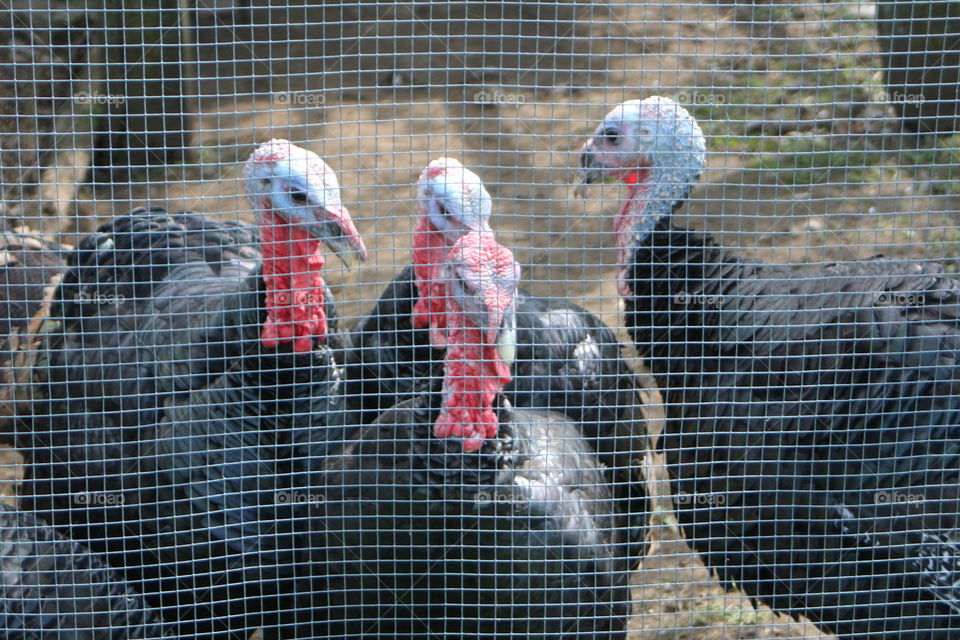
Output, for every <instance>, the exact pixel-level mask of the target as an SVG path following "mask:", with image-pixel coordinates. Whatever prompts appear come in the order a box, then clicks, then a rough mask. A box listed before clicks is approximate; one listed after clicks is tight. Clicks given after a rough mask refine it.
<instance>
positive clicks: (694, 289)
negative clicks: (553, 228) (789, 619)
mask: <svg viewBox="0 0 960 640" xmlns="http://www.w3.org/2000/svg"><path fill="white" fill-rule="evenodd" d="M633 256H634V259H633V262H632V265H631V266H630V267H629V269H628V272H627V274H628V277H627V280H626V282H627V286H628V288H629V290H630V295H629V296H628V297H627V298H626V301H625V302H626V313H627V325H628V326H629V327H630V332H631V334H632V336H633V338H634V340H635V342H636V345H637V348H638V350H639V352H640V354H641V355H642V356H643V357H644V358H645V359H646V362H647V364H648V366H649V367H650V369H651V370H652V372H653V374H654V376H655V378H656V381H657V384H658V386H659V388H660V389H661V392H662V393H663V397H664V401H665V405H666V408H667V422H666V428H665V433H664V435H663V436H662V443H663V444H662V448H663V450H664V452H665V454H666V460H667V466H668V470H669V473H670V476H671V482H672V487H673V492H674V496H675V499H676V500H677V509H678V517H679V519H680V522H681V525H682V526H683V528H684V531H685V533H686V536H687V539H688V540H689V541H690V543H691V545H692V546H693V547H694V548H695V549H696V550H697V551H698V552H699V553H700V555H701V557H702V558H703V559H704V562H705V564H706V565H707V566H708V567H710V568H711V569H713V570H714V571H716V573H717V574H718V575H719V577H720V578H721V579H722V580H723V581H724V582H725V583H727V584H729V585H736V586H739V587H740V588H742V589H743V590H744V591H745V592H746V593H748V594H749V595H750V596H752V597H753V598H755V599H757V600H760V601H762V602H764V603H766V604H768V605H769V606H770V607H772V608H773V609H776V610H779V611H782V612H786V613H790V614H793V615H798V614H803V615H806V616H807V617H809V618H810V619H812V620H813V621H814V622H816V623H817V624H818V626H820V628H821V629H823V630H826V631H829V632H831V633H834V634H836V635H837V636H838V637H841V638H851V639H854V638H855V639H858V640H859V639H865V638H870V639H879V638H884V639H886V638H889V639H891V640H892V639H893V638H900V639H904V638H915V639H919V638H950V639H956V638H960V587H958V585H960V367H958V356H960V282H958V281H956V280H953V279H951V278H949V277H947V276H946V275H945V274H944V272H943V269H942V267H941V266H940V265H937V264H930V263H921V262H911V261H903V260H870V261H864V262H854V263H846V264H838V265H832V266H827V267H822V268H817V269H796V268H791V267H787V266H778V265H766V264H755V263H749V262H746V261H744V260H742V259H740V258H739V257H737V256H735V255H733V254H731V253H730V252H728V251H725V250H723V249H721V248H719V247H718V246H716V245H715V244H714V243H713V242H712V241H711V240H710V239H709V238H706V237H704V236H702V235H700V234H697V233H693V232H690V231H687V230H683V229H677V228H674V227H671V226H670V225H669V223H668V222H661V224H660V225H659V226H658V228H657V230H655V231H654V232H653V234H652V235H651V236H650V238H649V240H648V241H647V242H646V243H645V244H643V245H641V246H639V247H637V248H636V250H635V252H634V254H633Z"/></svg>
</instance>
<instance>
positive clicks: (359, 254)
mask: <svg viewBox="0 0 960 640" xmlns="http://www.w3.org/2000/svg"><path fill="white" fill-rule="evenodd" d="M323 214H324V215H323V221H322V222H320V223H319V224H317V225H316V226H315V227H314V235H316V236H317V237H318V238H320V240H321V241H322V242H323V244H324V245H326V247H327V248H328V249H330V251H332V252H333V253H335V254H337V257H338V258H340V261H341V262H342V263H343V264H344V265H346V266H347V268H350V267H353V265H354V264H356V262H357V260H359V261H360V262H366V261H367V248H366V246H364V244H363V238H361V237H360V233H359V232H358V231H357V228H356V227H355V226H354V225H353V220H352V219H351V218H350V213H349V212H348V211H347V209H346V207H344V206H342V205H328V206H326V207H324V208H323Z"/></svg>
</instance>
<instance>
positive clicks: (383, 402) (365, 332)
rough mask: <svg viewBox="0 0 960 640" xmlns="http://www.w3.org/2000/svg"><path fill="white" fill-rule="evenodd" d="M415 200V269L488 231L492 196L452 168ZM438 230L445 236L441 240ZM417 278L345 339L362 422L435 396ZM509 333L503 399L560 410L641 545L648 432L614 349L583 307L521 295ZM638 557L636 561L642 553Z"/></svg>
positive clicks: (384, 299) (408, 279) (436, 368)
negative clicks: (473, 233) (614, 491)
mask: <svg viewBox="0 0 960 640" xmlns="http://www.w3.org/2000/svg"><path fill="white" fill-rule="evenodd" d="M419 192H420V200H421V202H420V207H421V221H420V225H419V226H418V229H417V231H416V234H417V236H416V240H415V243H414V244H415V250H414V261H415V263H416V264H420V265H424V266H426V267H428V268H429V267H433V266H436V265H437V263H438V262H439V260H440V259H441V258H442V255H443V253H442V251H444V250H445V249H444V248H441V249H440V251H439V252H438V251H436V249H435V248H434V247H436V246H437V245H442V246H443V247H446V248H449V246H450V245H452V243H453V242H454V241H456V239H457V238H458V237H459V236H460V235H462V234H463V233H465V232H466V231H467V230H470V229H474V230H479V229H489V227H488V226H487V219H488V218H489V215H490V208H491V205H490V196H489V194H487V192H486V190H485V189H484V187H483V184H482V182H481V181H480V179H479V178H478V177H477V176H476V175H475V174H473V173H472V172H470V171H469V170H467V169H465V168H464V167H463V166H462V165H460V163H458V162H456V161H455V160H450V159H441V160H438V161H435V162H433V163H431V165H430V166H429V167H428V168H427V169H426V170H425V171H424V173H423V175H422V176H421V178H420V183H419ZM438 203H439V204H438ZM437 209H439V211H441V212H442V215H437V213H436V210H437ZM442 225H446V227H445V228H446V230H445V231H442V232H441V230H442V229H444V227H443V226H442ZM424 237H428V238H430V237H432V238H434V239H432V240H424V239H423V238H424ZM415 269H416V267H415V266H413V265H411V266H408V267H405V268H404V269H403V270H402V271H401V272H400V273H399V274H398V275H397V277H396V278H395V279H394V280H393V281H392V282H390V283H389V284H388V285H387V287H386V289H385V290H384V292H383V293H382V294H381V296H380V299H379V300H378V301H377V303H376V305H375V306H374V308H373V309H372V310H371V311H370V313H368V314H367V315H366V316H365V317H364V318H362V319H361V320H360V321H359V322H358V323H357V325H356V327H355V328H354V329H353V331H352V333H351V334H350V337H349V346H348V349H347V356H346V362H347V378H348V389H349V392H348V395H349V396H350V398H351V400H352V401H353V402H355V403H357V406H358V408H359V409H361V410H362V412H363V416H364V421H365V422H370V421H372V420H373V419H375V418H376V417H377V416H379V415H380V413H382V412H383V411H385V410H387V409H388V408H390V407H392V406H394V405H395V404H397V403H399V402H402V401H403V400H405V399H407V398H410V397H412V396H414V395H416V394H419V393H424V392H427V391H429V390H435V389H437V388H438V387H439V384H440V381H441V379H442V377H443V351H442V349H436V348H433V347H431V345H430V335H429V330H428V328H427V327H426V326H414V323H415V316H416V315H417V309H416V305H417V304H418V301H421V292H420V290H419V288H418V285H417V275H416V273H415ZM420 304H422V301H421V302H420ZM516 331H517V340H516V342H517V353H516V360H515V361H514V364H513V366H512V368H511V369H512V374H513V379H512V381H511V382H509V383H508V384H507V385H506V387H504V389H503V392H504V394H505V396H506V397H507V398H508V399H509V400H510V402H511V403H512V404H513V405H514V406H516V407H529V408H535V409H550V410H554V411H559V412H561V413H563V414H564V415H566V416H567V417H568V418H570V419H571V420H573V421H574V422H576V423H578V424H579V425H580V428H581V429H582V430H583V433H584V435H585V436H587V437H588V438H589V439H590V442H591V444H592V445H593V446H594V447H595V448H596V449H597V450H598V453H599V454H600V458H601V460H602V461H603V463H604V464H605V465H606V466H607V467H608V469H610V470H611V472H612V473H613V474H614V475H615V476H616V477H619V478H620V479H621V480H623V482H622V483H620V485H619V486H620V493H621V494H622V495H621V496H620V497H621V498H623V499H624V500H627V501H629V504H628V505H625V506H624V510H625V511H627V512H629V513H630V514H632V516H633V520H634V536H633V537H634V538H635V540H636V541H637V542H638V544H639V543H643V541H644V539H645V537H646V524H645V523H646V514H647V504H646V493H645V491H644V488H643V479H642V477H641V474H640V473H639V471H638V470H637V469H639V464H640V461H641V460H642V458H643V455H644V452H645V447H646V442H645V437H646V423H645V421H644V418H643V415H642V411H641V402H640V398H639V395H638V394H637V390H636V380H635V377H634V375H633V372H632V371H631V370H630V367H629V365H628V364H627V363H626V361H625V360H624V359H623V358H622V357H621V354H620V350H621V345H620V343H619V342H618V341H617V339H616V337H615V336H614V335H613V332H612V331H611V330H610V329H609V328H608V327H607V326H606V325H605V324H604V323H603V322H602V321H601V320H599V319H598V318H597V317H596V316H594V315H593V314H591V313H589V312H588V311H586V310H585V309H583V308H582V307H580V306H578V305H576V304H573V303H571V302H567V301H565V300H557V299H550V298H537V297H534V296H532V295H530V294H529V293H527V292H526V291H524V290H522V289H520V290H518V291H517V295H516ZM635 555H636V556H637V557H639V556H640V555H642V549H640V548H639V547H638V548H637V549H636V552H635Z"/></svg>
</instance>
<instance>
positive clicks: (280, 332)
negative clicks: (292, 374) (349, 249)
mask: <svg viewBox="0 0 960 640" xmlns="http://www.w3.org/2000/svg"><path fill="white" fill-rule="evenodd" d="M260 218H261V232H260V233H261V249H262V252H263V271H262V277H263V281H264V283H265V285H266V294H265V306H266V308H267V318H266V320H264V322H263V328H262V329H261V333H260V340H261V342H262V343H263V346H265V347H267V348H275V347H277V346H279V345H280V344H284V343H293V350H294V351H297V352H305V351H310V350H312V349H313V340H314V339H317V340H319V341H324V340H325V339H326V337H327V317H326V313H325V311H324V308H323V304H324V300H323V286H324V282H323V275H322V270H323V265H324V257H323V253H322V252H321V245H320V241H319V240H318V239H316V238H314V237H312V236H310V235H308V234H307V232H306V231H304V230H303V229H302V228H301V227H299V226H297V225H292V224H288V223H286V222H285V221H284V220H282V219H281V218H280V217H279V216H277V215H276V214H275V213H274V212H272V211H267V212H264V213H261V214H260Z"/></svg>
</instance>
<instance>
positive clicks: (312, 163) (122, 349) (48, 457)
mask: <svg viewBox="0 0 960 640" xmlns="http://www.w3.org/2000/svg"><path fill="white" fill-rule="evenodd" d="M244 180H245V183H246V187H247V191H248V195H249V197H250V201H251V203H252V205H253V207H254V209H255V210H256V211H257V218H258V223H259V227H258V228H254V227H250V226H247V225H244V224H239V223H229V222H219V221H215V220H211V219H208V218H205V217H203V216H201V215H198V214H195V213H189V212H181V213H173V214H168V213H166V212H165V211H163V210H161V209H156V208H154V209H149V210H144V209H139V210H136V211H133V212H132V213H131V214H129V215H127V216H125V217H122V218H119V219H117V220H115V221H113V222H111V223H108V224H107V225H105V226H103V227H102V228H101V229H100V230H99V231H98V232H97V233H95V234H94V235H92V236H90V237H88V238H87V239H85V240H84V241H83V242H81V244H80V245H79V246H78V249H77V251H76V252H75V254H74V255H73V258H72V261H71V265H70V267H71V268H70V271H69V272H68V273H67V274H66V275H65V277H64V280H63V283H62V284H61V286H60V287H59V290H58V293H57V297H56V300H55V304H54V306H53V309H52V311H51V317H50V319H49V322H50V323H51V325H52V326H51V327H49V328H48V330H47V335H48V338H47V343H46V346H45V349H44V350H43V353H42V355H43V358H44V360H45V364H44V366H38V368H37V374H38V376H39V377H45V378H46V380H47V381H46V382H45V383H43V384H40V385H38V386H39V387H40V388H41V390H42V391H43V392H44V393H45V394H46V396H47V397H48V398H49V400H47V401H46V402H37V403H36V407H35V409H36V411H35V413H36V420H35V424H34V425H33V429H32V430H31V431H27V432H24V433H21V434H19V435H20V437H19V438H18V439H19V440H20V441H19V442H18V443H17V444H18V448H21V449H22V450H24V451H25V453H26V454H27V455H28V457H29V459H30V466H29V467H28V474H29V478H28V480H27V482H26V484H25V491H24V494H25V495H24V503H25V506H26V507H27V508H29V509H32V510H34V511H36V512H37V513H38V514H40V515H41V516H42V517H43V518H44V519H46V520H48V521H50V522H51V523H52V524H54V525H55V526H57V527H59V528H61V529H62V530H63V531H64V532H66V533H69V535H70V537H71V538H73V539H75V540H77V541H79V542H81V543H83V544H88V545H89V546H90V547H91V548H92V549H93V550H94V551H95V552H97V553H103V554H105V555H106V557H107V558H108V560H109V562H110V563H111V564H112V565H113V566H115V567H118V568H122V569H123V570H124V575H125V577H126V579H127V580H128V582H130V583H131V584H134V585H142V586H141V590H142V591H143V592H144V594H145V595H146V597H147V598H148V600H149V601H150V603H151V604H153V605H154V606H156V607H158V608H159V609H161V610H162V611H163V613H164V615H165V616H167V618H168V619H169V620H176V621H178V623H179V627H178V633H179V634H180V635H183V636H185V637H194V636H196V635H201V634H204V633H209V634H220V635H212V636H204V637H215V638H246V637H247V636H248V635H249V632H250V630H252V629H253V628H256V627H258V626H261V625H268V624H270V622H269V620H270V619H268V618H260V617H258V616H259V615H260V613H261V612H262V611H272V610H278V607H283V606H284V605H283V604H282V603H281V602H279V601H277V600H274V599H273V598H275V597H277V598H279V597H286V593H287V591H290V590H291V589H292V586H291V584H290V583H288V582H286V581H287V580H288V579H289V580H291V581H292V580H294V579H295V578H296V576H295V574H296V571H297V567H296V566H295V565H294V563H293V562H292V555H291V554H292V546H293V537H294V536H295V535H296V532H295V531H294V530H293V527H294V526H295V524H296V522H297V521H299V518H298V516H297V514H298V513H299V511H302V509H303V507H302V505H299V504H296V503H294V502H293V501H291V500H290V498H289V496H290V493H289V492H290V491H292V490H295V489H296V488H297V487H299V486H301V485H302V483H303V482H304V481H305V476H304V475H303V474H304V473H306V470H307V468H308V467H309V465H310V464H312V463H311V461H312V460H315V459H316V458H317V457H321V456H323V455H325V453H326V451H327V448H328V443H329V442H334V441H338V440H340V439H342V437H343V434H344V429H345V428H346V426H347V425H349V424H351V423H352V422H354V420H353V419H352V418H351V416H350V413H349V412H348V411H346V409H345V403H346V399H345V397H344V395H343V392H344V387H343V381H342V380H343V378H342V376H343V372H342V370H341V367H340V364H339V362H338V361H337V360H336V357H335V350H334V349H335V347H336V346H337V345H336V342H337V341H336V340H333V339H332V337H333V336H332V335H331V333H330V331H331V327H330V324H331V318H332V317H333V305H332V301H331V300H330V296H329V292H327V291H326V290H325V285H324V282H323V278H322V273H321V270H322V267H323V265H324V256H323V254H322V252H321V250H320V245H321V243H323V244H325V245H326V246H327V247H328V248H330V249H332V250H333V251H334V252H336V253H337V254H338V255H340V256H341V257H343V258H345V262H347V263H348V264H349V263H350V262H352V257H353V255H356V256H358V257H359V258H361V259H364V258H365V249H364V246H363V242H362V240H361V238H360V236H359V235H358V234H357V231H356V229H355V228H354V226H353V223H352V221H351V219H350V215H349V213H348V212H347V210H346V209H345V208H344V207H343V206H342V205H341V202H340V189H339V185H338V183H337V179H336V176H335V174H334V173H333V171H332V170H331V169H330V168H329V167H328V166H327V165H326V163H325V162H323V160H321V159H320V158H319V157H317V156H316V155H315V154H313V153H312V152H309V151H306V150H304V149H301V148H299V147H296V146H294V145H292V144H290V143H289V142H286V141H283V140H274V141H271V142H269V143H266V144H264V145H262V146H260V147H258V148H257V149H256V150H255V151H254V153H253V155H252V156H251V157H250V159H249V160H248V161H247V163H246V165H245V169H244ZM330 343H334V344H333V345H331V344H330ZM264 615H266V614H264Z"/></svg>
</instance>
